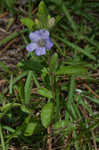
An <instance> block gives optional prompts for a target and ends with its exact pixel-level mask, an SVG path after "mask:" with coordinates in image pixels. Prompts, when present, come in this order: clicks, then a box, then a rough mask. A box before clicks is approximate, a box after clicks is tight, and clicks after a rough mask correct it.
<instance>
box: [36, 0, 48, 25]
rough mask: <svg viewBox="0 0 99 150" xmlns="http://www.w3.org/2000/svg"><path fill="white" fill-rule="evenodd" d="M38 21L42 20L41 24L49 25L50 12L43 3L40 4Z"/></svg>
mask: <svg viewBox="0 0 99 150" xmlns="http://www.w3.org/2000/svg"><path fill="white" fill-rule="evenodd" d="M37 16H38V19H39V20H40V23H41V24H42V25H43V26H44V25H47V22H48V11H47V8H46V5H45V3H44V2H43V1H41V2H40V4H39V7H38V14H37Z"/></svg>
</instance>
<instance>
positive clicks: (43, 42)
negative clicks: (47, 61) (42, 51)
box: [37, 39, 46, 47]
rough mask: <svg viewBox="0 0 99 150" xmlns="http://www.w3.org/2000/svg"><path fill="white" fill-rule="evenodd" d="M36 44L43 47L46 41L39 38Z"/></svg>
mask: <svg viewBox="0 0 99 150" xmlns="http://www.w3.org/2000/svg"><path fill="white" fill-rule="evenodd" d="M37 44H38V45H39V46H40V47H45V45H46V41H45V40H44V39H40V40H39V41H38V42H37Z"/></svg>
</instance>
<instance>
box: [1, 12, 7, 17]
mask: <svg viewBox="0 0 99 150" xmlns="http://www.w3.org/2000/svg"><path fill="white" fill-rule="evenodd" d="M7 14H8V12H4V13H3V14H1V15H0V18H3V17H5V16H6V15H7Z"/></svg>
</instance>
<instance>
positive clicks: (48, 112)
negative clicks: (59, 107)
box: [41, 103, 54, 128]
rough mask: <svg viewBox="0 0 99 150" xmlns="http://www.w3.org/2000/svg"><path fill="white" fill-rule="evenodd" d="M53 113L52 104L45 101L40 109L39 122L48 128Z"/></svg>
mask: <svg viewBox="0 0 99 150" xmlns="http://www.w3.org/2000/svg"><path fill="white" fill-rule="evenodd" d="M53 113H54V104H53V103H47V104H45V105H44V107H43V108H42V110H41V122H42V124H43V126H44V127H45V128H48V127H49V125H50V124H51V121H52V118H53Z"/></svg>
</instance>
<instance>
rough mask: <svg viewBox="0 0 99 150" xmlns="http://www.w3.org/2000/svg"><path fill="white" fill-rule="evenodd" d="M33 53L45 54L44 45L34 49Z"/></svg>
mask: <svg viewBox="0 0 99 150" xmlns="http://www.w3.org/2000/svg"><path fill="white" fill-rule="evenodd" d="M35 53H36V55H37V56H41V55H45V54H46V50H45V47H43V48H41V47H40V48H38V49H36V51H35Z"/></svg>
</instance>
